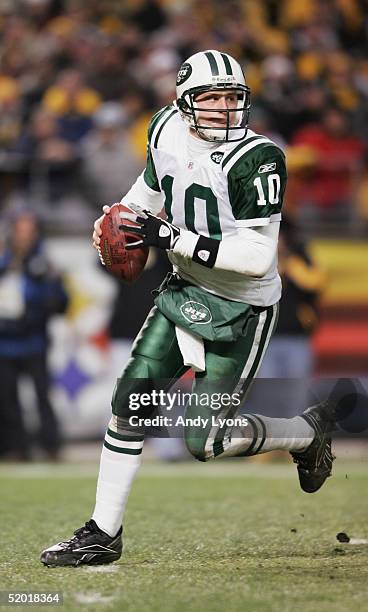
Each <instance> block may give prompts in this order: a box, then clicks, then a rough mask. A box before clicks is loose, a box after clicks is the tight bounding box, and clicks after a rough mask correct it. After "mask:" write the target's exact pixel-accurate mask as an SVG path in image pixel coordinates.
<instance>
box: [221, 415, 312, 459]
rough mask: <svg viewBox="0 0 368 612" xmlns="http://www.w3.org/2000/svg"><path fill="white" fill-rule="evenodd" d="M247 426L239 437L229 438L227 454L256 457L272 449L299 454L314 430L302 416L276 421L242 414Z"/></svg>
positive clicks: (309, 441)
mask: <svg viewBox="0 0 368 612" xmlns="http://www.w3.org/2000/svg"><path fill="white" fill-rule="evenodd" d="M242 416H243V417H244V418H246V419H248V426H247V427H243V428H241V433H242V435H243V437H242V438H232V439H231V442H230V445H229V446H228V447H227V448H226V450H225V453H223V454H226V455H229V456H230V455H231V456H235V455H239V454H242V453H244V454H245V453H249V454H250V455H258V454H261V453H267V452H269V451H272V450H288V451H295V452H298V451H300V452H302V451H303V450H305V449H306V448H308V446H310V444H311V443H312V442H313V440H314V436H315V431H314V429H313V427H311V426H310V425H309V424H308V423H307V421H305V420H304V419H303V418H302V417H300V416H296V417H293V418H292V419H276V418H270V417H266V416H263V415H259V414H244V415H242Z"/></svg>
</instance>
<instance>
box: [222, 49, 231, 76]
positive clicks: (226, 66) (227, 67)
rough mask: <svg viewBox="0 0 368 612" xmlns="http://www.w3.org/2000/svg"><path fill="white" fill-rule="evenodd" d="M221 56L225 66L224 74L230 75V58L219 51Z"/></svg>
mask: <svg viewBox="0 0 368 612" xmlns="http://www.w3.org/2000/svg"><path fill="white" fill-rule="evenodd" d="M221 57H222V59H223V60H224V64H225V68H226V74H229V75H232V74H233V71H232V68H231V64H230V60H229V58H228V56H227V55H225V53H221Z"/></svg>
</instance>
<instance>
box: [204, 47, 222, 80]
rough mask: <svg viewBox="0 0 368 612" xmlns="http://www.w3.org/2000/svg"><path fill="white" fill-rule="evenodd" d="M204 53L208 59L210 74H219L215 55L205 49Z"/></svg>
mask: <svg viewBox="0 0 368 612" xmlns="http://www.w3.org/2000/svg"><path fill="white" fill-rule="evenodd" d="M205 55H206V57H207V59H208V61H209V64H210V68H211V72H212V76H218V75H219V68H218V65H217V62H216V58H215V56H214V55H213V53H211V52H210V51H207V52H206V53H205Z"/></svg>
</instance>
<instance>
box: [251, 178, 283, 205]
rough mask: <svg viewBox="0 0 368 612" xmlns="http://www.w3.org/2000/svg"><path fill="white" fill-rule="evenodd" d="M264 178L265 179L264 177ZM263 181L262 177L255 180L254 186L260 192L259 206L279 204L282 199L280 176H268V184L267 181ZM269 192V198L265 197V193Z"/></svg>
mask: <svg viewBox="0 0 368 612" xmlns="http://www.w3.org/2000/svg"><path fill="white" fill-rule="evenodd" d="M262 178H263V177H262ZM265 178H266V177H264V180H263V181H262V179H261V177H260V176H257V178H255V179H254V181H253V185H254V186H255V187H256V189H257V191H258V200H257V205H258V206H266V204H278V203H279V197H280V184H281V182H280V175H279V174H269V175H268V176H267V184H265V183H266V181H265ZM266 190H267V194H266V195H267V198H266V195H265V191H266Z"/></svg>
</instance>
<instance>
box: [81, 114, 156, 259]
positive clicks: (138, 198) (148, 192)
mask: <svg viewBox="0 0 368 612" xmlns="http://www.w3.org/2000/svg"><path fill="white" fill-rule="evenodd" d="M162 112H163V111H160V112H159V113H157V114H156V115H154V116H153V118H152V120H151V122H150V125H149V127H148V143H147V160H146V167H145V169H144V170H143V172H142V173H141V174H140V175H139V176H138V178H137V180H136V181H135V183H134V184H133V185H132V187H131V188H130V189H129V191H128V192H127V193H126V194H125V195H124V196H123V197H122V198H121V200H120V202H121V203H122V204H125V205H126V206H129V205H133V206H134V207H137V206H138V207H139V208H142V210H143V209H145V210H149V211H151V212H153V213H155V214H158V213H159V212H160V211H161V209H162V206H163V197H162V193H161V188H160V183H159V181H158V179H157V174H156V169H155V164H154V159H153V155H152V150H151V145H150V141H151V136H152V132H153V129H154V127H155V125H156V122H157V120H158V119H159V118H160V116H161V113H162ZM110 209H111V207H110V206H107V205H105V206H104V207H103V208H102V210H103V213H104V214H103V215H101V216H100V217H99V218H98V219H96V221H95V222H94V226H93V235H92V239H93V246H94V247H95V248H96V249H97V248H98V247H99V244H100V236H101V234H102V232H101V224H102V221H103V219H104V216H105V215H108V214H109V213H110Z"/></svg>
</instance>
